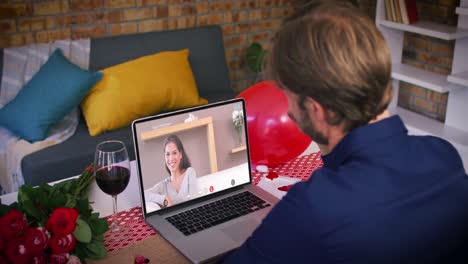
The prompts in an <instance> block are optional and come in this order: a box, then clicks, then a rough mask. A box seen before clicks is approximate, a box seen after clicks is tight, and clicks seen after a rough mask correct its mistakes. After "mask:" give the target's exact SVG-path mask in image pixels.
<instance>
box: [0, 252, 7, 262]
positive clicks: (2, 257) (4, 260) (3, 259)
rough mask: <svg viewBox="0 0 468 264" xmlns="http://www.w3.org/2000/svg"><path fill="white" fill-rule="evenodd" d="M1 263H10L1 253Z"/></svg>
mask: <svg viewBox="0 0 468 264" xmlns="http://www.w3.org/2000/svg"><path fill="white" fill-rule="evenodd" d="M0 263H8V259H7V257H5V256H4V255H2V254H1V253H0Z"/></svg>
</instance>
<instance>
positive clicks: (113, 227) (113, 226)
mask: <svg viewBox="0 0 468 264" xmlns="http://www.w3.org/2000/svg"><path fill="white" fill-rule="evenodd" d="M112 198H113V200H114V203H113V205H114V206H113V209H114V216H113V217H112V218H113V219H112V224H111V231H112V232H117V231H119V229H120V228H119V223H118V222H117V195H112Z"/></svg>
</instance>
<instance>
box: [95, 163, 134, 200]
mask: <svg viewBox="0 0 468 264" xmlns="http://www.w3.org/2000/svg"><path fill="white" fill-rule="evenodd" d="M129 181H130V170H129V169H128V168H125V167H122V166H118V165H114V166H108V167H103V168H100V169H99V170H97V171H96V182H97V184H98V186H99V188H101V190H102V191H103V192H105V193H107V194H109V195H117V194H119V193H121V192H123V191H124V190H125V188H127V185H128V182H129Z"/></svg>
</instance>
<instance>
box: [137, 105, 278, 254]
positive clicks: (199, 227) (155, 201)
mask: <svg viewBox="0 0 468 264" xmlns="http://www.w3.org/2000/svg"><path fill="white" fill-rule="evenodd" d="M243 113H245V102H244V100H243V99H233V100H228V101H223V102H218V103H212V104H207V105H203V106H199V107H193V108H188V109H184V110H179V111H174V112H169V113H164V114H159V115H155V116H151V117H146V118H141V119H137V120H135V121H134V122H133V123H132V132H133V140H134V146H135V154H136V161H137V172H138V180H139V189H140V195H141V201H142V211H143V216H144V219H145V221H146V222H147V223H148V224H149V225H150V226H151V227H152V228H154V229H155V230H157V231H158V232H159V233H160V234H161V235H162V236H163V237H164V238H165V239H166V240H168V241H169V242H170V243H171V244H172V245H173V246H174V247H175V248H177V249H178V250H179V251H180V252H181V253H182V254H183V255H184V256H185V257H187V258H188V259H189V260H190V261H192V262H194V263H203V262H212V261H216V260H219V259H220V258H222V256H223V255H225V254H226V253H228V252H229V251H231V250H233V249H235V248H237V247H239V246H240V245H241V244H242V243H243V242H244V241H245V240H246V239H247V238H248V237H249V236H250V235H251V234H252V232H253V231H254V230H255V228H256V227H257V226H258V225H259V224H260V223H261V221H262V219H263V218H264V217H265V216H266V215H267V214H268V212H269V211H270V210H271V208H272V207H273V206H274V205H275V204H276V203H277V202H278V198H276V197H275V196H273V195H271V194H270V193H268V192H266V191H264V190H263V189H261V188H259V187H257V186H255V185H254V184H253V183H252V174H251V165H250V163H249V160H250V159H249V144H248V142H249V140H248V134H247V120H246V115H245V114H243ZM239 120H242V121H243V124H244V125H242V122H239ZM234 124H237V126H235V125H234ZM239 139H241V140H239ZM176 141H178V142H179V145H182V147H180V146H179V145H178V143H177V142H176ZM181 149H183V150H181ZM187 160H188V162H187ZM171 175H172V176H171Z"/></svg>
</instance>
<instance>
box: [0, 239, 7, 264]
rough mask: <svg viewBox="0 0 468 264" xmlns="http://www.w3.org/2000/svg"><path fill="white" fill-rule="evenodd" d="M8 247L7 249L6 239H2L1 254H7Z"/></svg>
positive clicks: (0, 243)
mask: <svg viewBox="0 0 468 264" xmlns="http://www.w3.org/2000/svg"><path fill="white" fill-rule="evenodd" d="M6 247H7V242H6V241H5V239H3V238H1V237H0V252H5V249H6ZM0 263H2V262H0Z"/></svg>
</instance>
